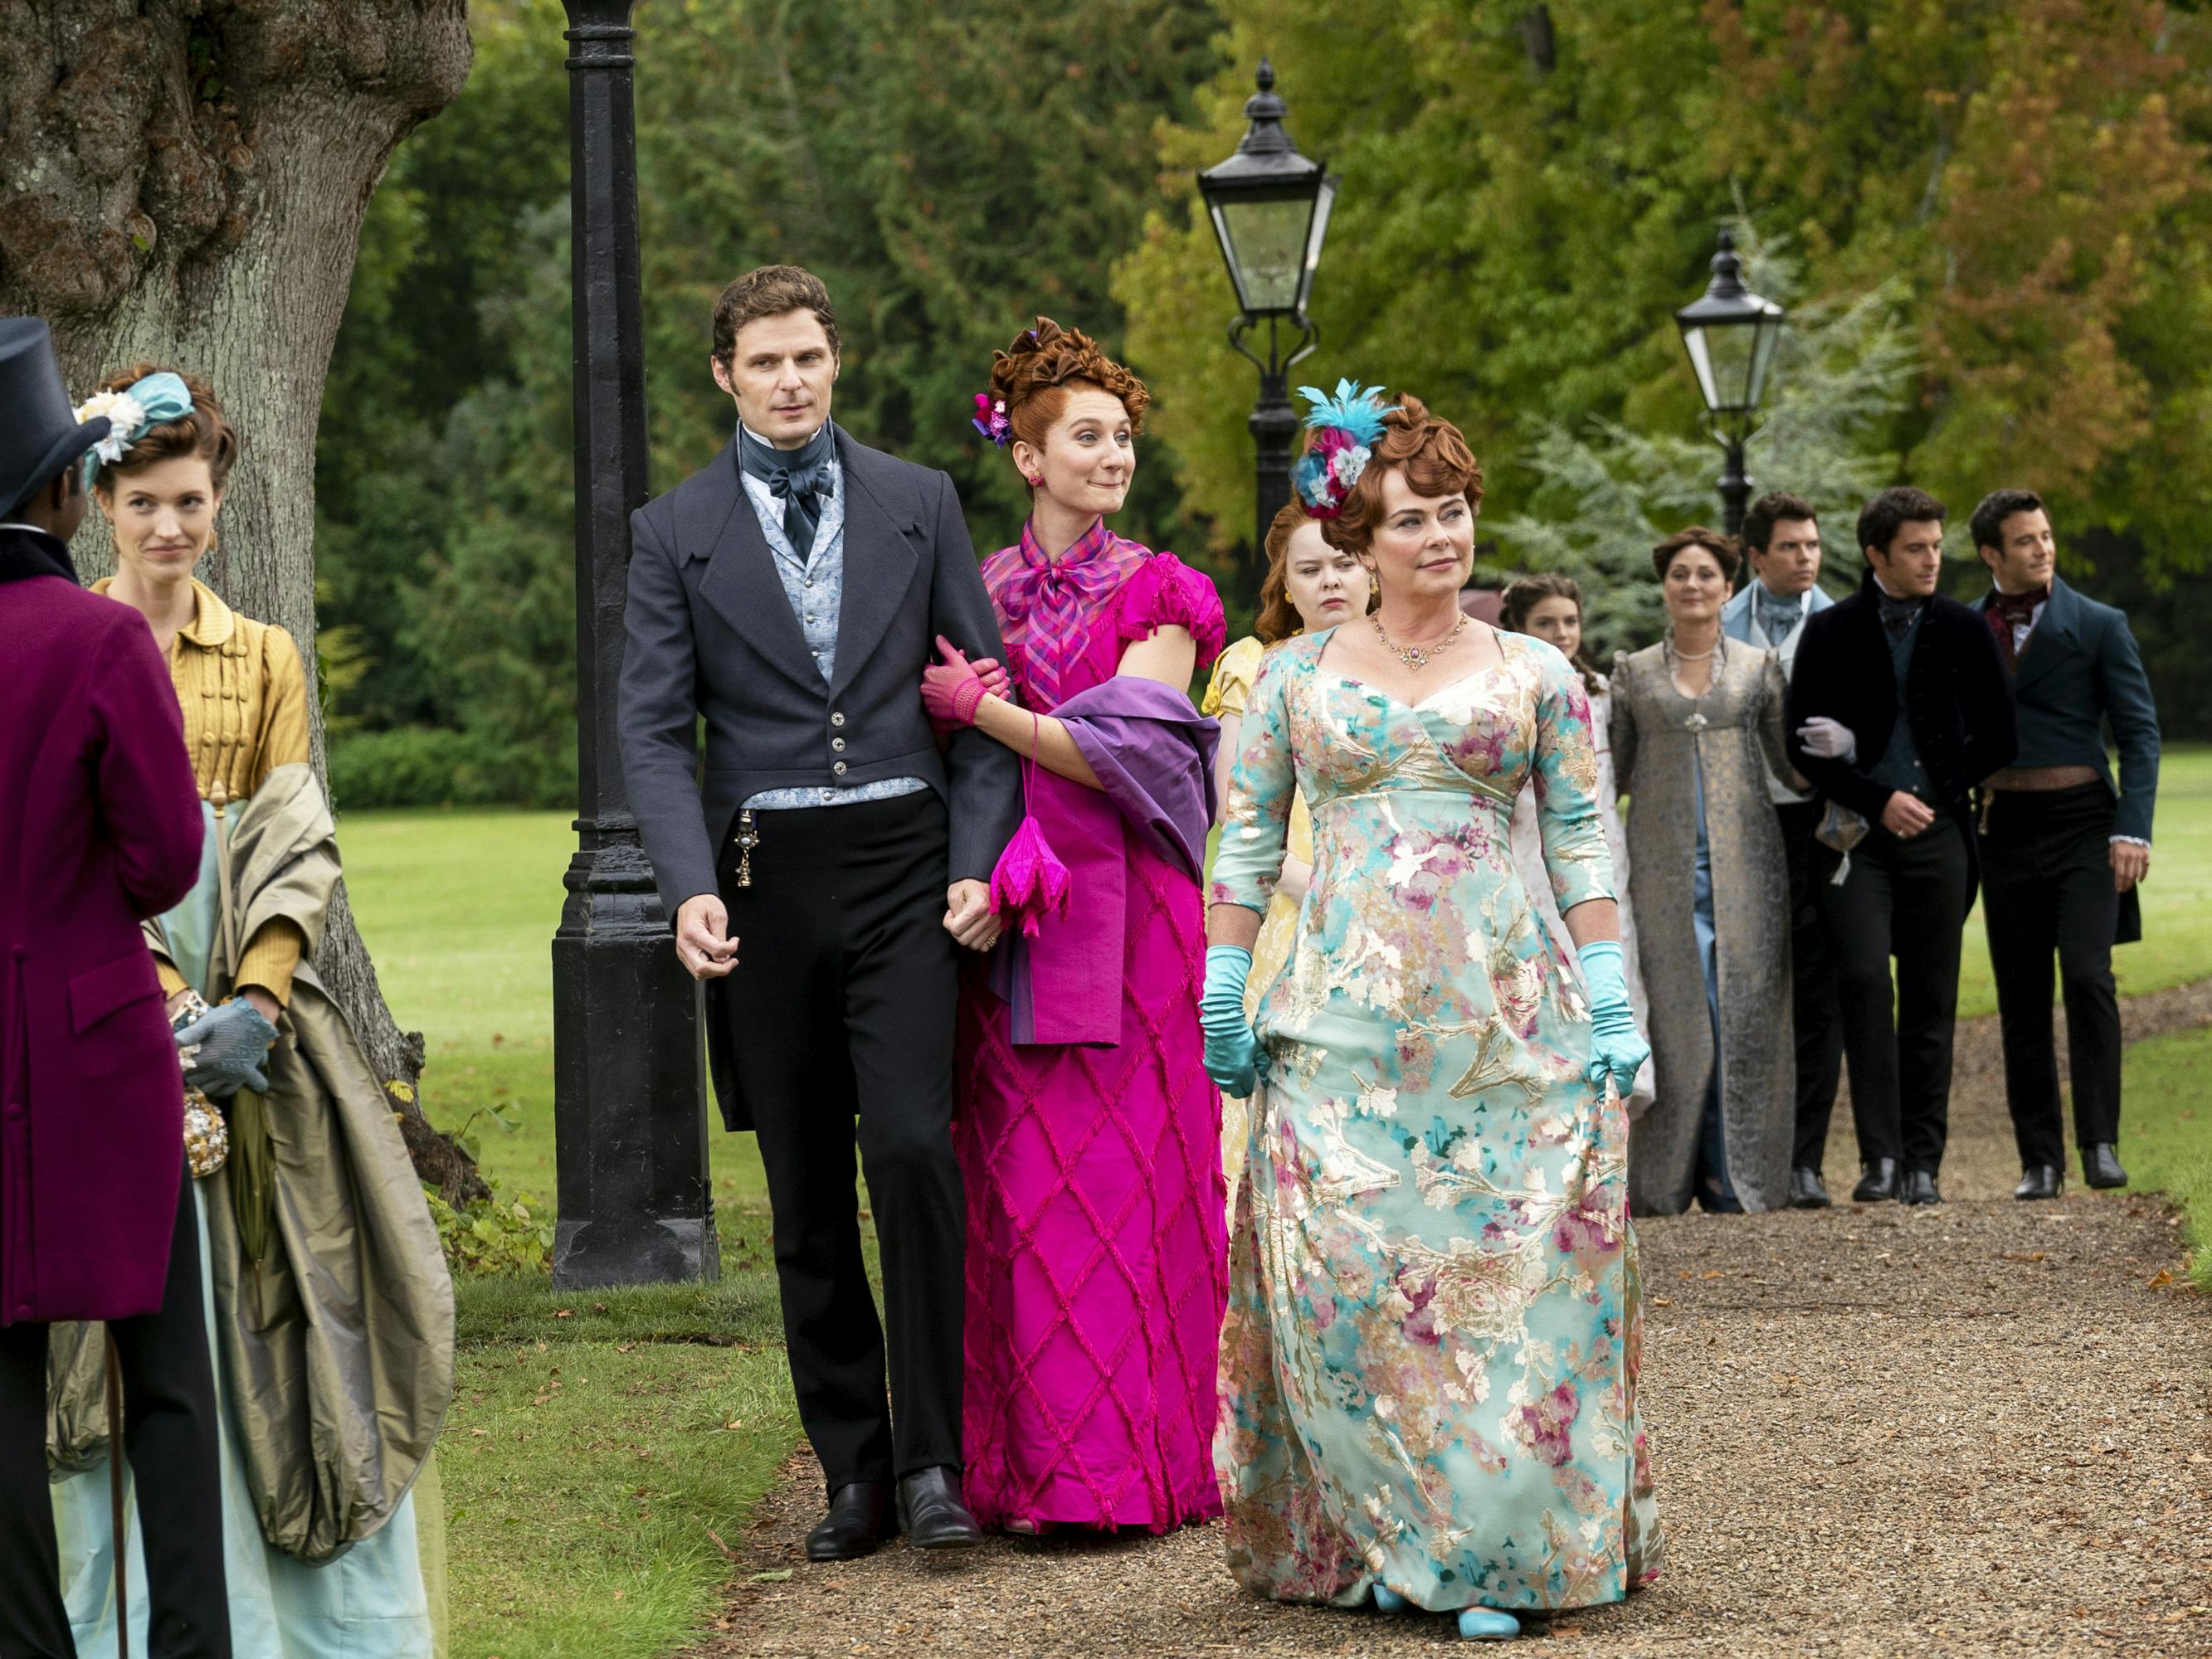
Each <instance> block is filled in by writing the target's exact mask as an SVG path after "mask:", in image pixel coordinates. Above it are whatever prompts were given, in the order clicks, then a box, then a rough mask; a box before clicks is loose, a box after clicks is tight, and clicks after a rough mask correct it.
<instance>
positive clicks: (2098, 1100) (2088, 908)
mask: <svg viewBox="0 0 2212 1659" xmlns="http://www.w3.org/2000/svg"><path fill="white" fill-rule="evenodd" d="M2112 819H2113V802H2112V793H2111V791H2109V790H2107V789H2106V787H2105V786H2104V785H2103V784H2101V783H2087V784H2083V785H2081V787H2079V788H2075V789H2054V790H2051V791H2049V792H2047V793H2045V792H2029V791H2017V790H2004V791H2000V792H1999V793H1997V794H1996V797H1995V799H1992V800H1991V801H1990V810H1989V817H1988V818H1987V819H1986V821H1985V822H1984V826H1983V829H1984V833H1983V836H1982V917H1983V921H1984V923H1985V924H1986V925H1987V926H1988V928H1989V935H1990V961H1991V963H1993V964H1994V965H1995V966H1996V981H1997V1018H1998V1021H1999V1023H2000V1024H2001V1025H2002V1029H2003V1032H2004V1063H2005V1098H2006V1100H2007V1101H2008V1103H2009V1104H2010V1105H2011V1107H2012V1126H2013V1133H2014V1136H2015V1139H2017V1140H2018V1141H2019V1143H2020V1161H2021V1165H2022V1167H2026V1166H2028V1165H2031V1164H2051V1165H2053V1166H2054V1167H2060V1168H2063V1166H2064V1164H2065V1162H2066V1121H2065V1117H2064V1115H2063V1113H2062V1111H2061V1109H2060V1108H2059V1103H2058V1052H2057V1041H2056V1039H2055V1037H2054V1036H2053V1034H2052V1030H2051V957H2052V955H2053V954H2054V953H2056V955H2057V958H2058V975H2059V983H2060V985H2061V987H2063V992H2064V995H2065V998H2066V1058H2067V1062H2068V1070H2069V1072H2070V1073H2071V1074H2072V1077H2073V1082H2074V1134H2075V1140H2076V1142H2077V1143H2078V1144H2080V1145H2081V1146H2094V1145H2096V1144H2097V1143H2098V1142H2099V1141H2112V1140H2117V1139H2119V1133H2120V1000H2119V994H2118V991H2117V990H2116V989H2115V988H2114V987H2113V984H2112V934H2113V933H2114V930H2115V929H2116V928H2117V927H2118V923H2119V914H2120V899H2119V895H2118V893H2117V892H2116V891H2114V890H2113V887H2112V853H2111V845H2112Z"/></svg>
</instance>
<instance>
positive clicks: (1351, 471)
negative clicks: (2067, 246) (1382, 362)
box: [1291, 380, 1398, 519]
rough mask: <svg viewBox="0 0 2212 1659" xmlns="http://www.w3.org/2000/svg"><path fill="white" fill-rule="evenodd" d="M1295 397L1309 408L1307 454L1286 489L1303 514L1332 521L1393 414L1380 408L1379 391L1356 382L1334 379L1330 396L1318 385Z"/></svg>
mask: <svg viewBox="0 0 2212 1659" xmlns="http://www.w3.org/2000/svg"><path fill="white" fill-rule="evenodd" d="M1298 395H1299V396H1300V397H1301V398H1305V399H1306V401H1307V402H1309V403H1310V404H1312V405H1313V412H1312V413H1311V414H1310V415H1308V416H1306V423H1305V424H1306V431H1307V432H1308V433H1309V434H1310V437H1309V438H1308V439H1307V441H1306V453H1304V454H1303V455H1301V456H1299V457H1298V461H1297V465H1296V466H1294V467H1292V468H1291V487H1292V488H1293V489H1296V490H1297V495H1298V501H1299V503H1300V505H1302V506H1303V507H1304V508H1305V510H1306V513H1307V515H1308V516H1309V517H1311V518H1316V519H1334V518H1336V517H1339V516H1340V514H1341V513H1343V512H1344V504H1345V502H1346V501H1347V500H1348V499H1349V498H1350V497H1351V495H1352V486H1353V485H1354V484H1356V483H1358V482H1359V478H1360V475H1361V474H1362V473H1364V472H1365V471H1367V463H1368V461H1369V460H1370V459H1371V458H1372V457H1373V455H1374V453H1375V443H1376V440H1377V439H1379V438H1380V437H1382V435H1383V416H1386V415H1392V414H1395V413H1396V412H1397V408H1398V406H1397V405H1396V404H1384V403H1383V388H1382V387H1380V386H1361V385H1360V384H1359V383H1358V381H1356V380H1339V381H1338V382H1337V383H1336V392H1335V395H1334V396H1333V397H1332V396H1330V395H1328V393H1326V392H1322V389H1321V388H1320V387H1319V386H1300V387H1299V388H1298Z"/></svg>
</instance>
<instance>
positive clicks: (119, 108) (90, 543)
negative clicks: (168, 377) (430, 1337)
mask: <svg viewBox="0 0 2212 1659" xmlns="http://www.w3.org/2000/svg"><path fill="white" fill-rule="evenodd" d="M469 61H470V46H469V34H468V25H467V18H466V6H465V3H464V0H345V3H343V4H337V3H325V0H0V312H14V313H33V314H36V315H39V316H43V317H45V318H46V319H47V320H48V321H49V322H50V323H51V324H52V325H53V330H54V337H55V342H56V344H57V346H58V349H59V351H60V354H61V358H62V365H63V368H64V373H65V374H67V375H68V377H69V381H70V386H71V387H72V389H73V390H75V391H76V392H78V393H79V394H80V395H82V394H83V393H85V392H89V391H90V390H91V389H92V387H93V385H94V381H95V380H97V379H98V378H99V377H100V375H102V374H106V373H108V372H110V371H112V370H113V369H116V368H125V367H128V366H130V365H131V364H132V363H134V362H139V361H142V360H145V361H151V362H157V363H161V364H165V365H175V366H178V367H181V368H191V369H193V370H195V371H197V372H198V373H200V374H204V375H205V376H206V377H207V378H208V380H210V382H212V384H213V385H214V386H215V388H216V392H218V394H219V395H220V396H221V397H222V400H223V404H224V408H225V410H227V412H228V415H229V416H230V418H231V420H232V422H233V423H234V425H235V427H236V428H237V429H238V432H239V435H240V441H241V445H242V447H243V455H242V459H241V461H240V466H239V468H238V470H237V471H236V472H234V474H233V475H232V477H231V481H230V487H229V492H228V495H226V496H225V498H224V501H223V508H222V523H221V533H220V536H219V538H218V544H217V547H216V550H215V552H214V553H213V554H211V555H210V557H209V559H208V560H207V562H206V563H205V564H204V566H203V568H202V570H201V572H200V574H201V575H202V576H203V577H204V579H205V580H207V581H208V583H209V584H210V586H213V587H215V588H216V590H217V591H218V592H221V593H222V595H223V597H224V598H225V599H227V600H228V601H229V602H230V603H231V604H232V605H235V606H236V607H238V608H239V609H240V611H245V612H246V614H247V615H249V616H253V617H260V618H263V619H264V620H267V621H270V622H275V623H282V624H283V626H284V627H285V628H286V629H289V631H290V633H291V635H292V637H293V638H294V639H295V640H296V641H298V642H299V646H300V650H301V654H302V656H303V657H305V659H307V662H309V663H310V664H312V663H313V661H314V660H315V658H314V646H315V583H314V526H315V507H314V479H315V427H316V422H317V421H318V419H319V416H320V413H321V409H322V398H323V381H324V379H325V375H326V374H328V372H329V368H330V361H331V346H332V344H333V343H334V342H335V341H336V339H337V329H338V319H339V318H340V316H341V314H342V313H343V311H344V309H345V302H346V294H347V290H348V289H349V287H350V286H351V283H352V280H353V265H354V257H355V253H356V250H357V246H358V244H359V240H360V235H361V224H362V215H363V213H364V212H365V211H366V210H367V208H368V198H369V195H370V192H371V191H374V189H375V188H376V185H377V182H378V180H379V179H381V178H382V177H383V174H384V168H385V164H386V161H389V160H390V158H391V155H392V150H393V149H394V148H395V147H396V146H397V145H398V143H399V141H400V140H401V139H402V138H404V137H405V136H406V135H407V134H408V133H409V132H410V131H413V130H414V129H415V128H416V126H417V125H420V124H421V123H422V121H424V120H426V119H428V118H429V117H430V116H432V115H435V114H436V113H437V112H439V111H440V110H441V109H443V108H444V107H445V106H447V104H449V103H451V102H452V101H453V98H454V97H455V96H456V95H457V94H459V91H460V89H461V87H462V84H463V82H465V80H466V79H467V76H468V70H469ZM80 551H81V553H82V556H83V561H84V562H85V563H86V564H87V565H88V567H89V568H90V569H91V570H92V571H93V572H94V574H97V573H98V572H99V571H100V570H102V569H104V568H107V567H108V565H109V563H110V562H111V558H112V555H111V553H110V550H109V548H108V545H107V544H106V537H105V532H104V530H103V529H101V528H100V520H99V519H98V516H97V515H96V514H95V515H94V527H93V528H92V529H89V530H88V532H87V533H86V535H85V537H84V538H83V541H82V544H81V546H80ZM313 748H314V763H315V767H316V769H317V771H318V772H321V771H322V770H323V767H324V750H323V722H322V713H321V710H320V708H315V710H314V711H313ZM315 966H316V968H317V969H318V970H319V972H320V973H321V975H323V977H324V979H325V981H326V982H327V983H328V984H329V985H330V987H331V993H332V994H333V995H335V996H336V997H337V999H338V1000H339V1002H340V1004H341V1005H342V1006H343V1007H344V1008H345V1010H346V1012H347V1013H348V1014H349V1016H350V1017H351V1018H352V1019H353V1022H354V1024H355V1027H356V1030H358V1031H359V1032H360V1034H361V1036H362V1040H363V1042H365V1043H366V1044H367V1046H368V1053H369V1058H370V1060H371V1061H372V1062H373V1063H374V1066H375V1067H376V1070H377V1073H378V1075H379V1076H380V1078H381V1079H383V1080H384V1081H385V1084H386V1089H387V1091H389V1093H390V1095H391V1097H392V1108H393V1109H394V1111H395V1112H397V1113H398V1115H399V1119H400V1123H401V1127H402V1128H403V1129H404V1131H405V1133H406V1135H407V1140H408V1145H409V1147H410V1150H411V1151H412V1152H413V1153H414V1156H415V1160H416V1167H417V1168H418V1169H419V1170H421V1171H422V1175H423V1177H424V1178H425V1179H426V1180H429V1181H433V1182H436V1183H437V1184H438V1185H439V1186H440V1187H441V1188H443V1189H444V1190H445V1191H446V1192H447V1194H448V1195H449V1196H452V1197H455V1198H460V1197H465V1196H467V1195H469V1194H472V1193H475V1192H481V1191H482V1190H483V1188H482V1184H481V1182H479V1181H478V1179H477V1174H476V1170H475V1168H474V1165H473V1164H471V1162H470V1160H469V1159H468V1158H466V1157H465V1156H464V1155H463V1154H462V1153H461V1152H459V1149H458V1148H456V1147H454V1146H453V1145H452V1144H451V1143H450V1142H448V1141H447V1139H445V1138H444V1137H443V1136H441V1135H439V1134H438V1133H435V1131H434V1130H432V1129H431V1127H429V1124H428V1120H427V1119H426V1118H425V1117H424V1115H423V1112H422V1102H421V1098H420V1094H419V1091H418V1088H417V1080H418V1078H419V1075H420V1073H421V1072H422V1038H421V1036H420V1035H419V1034H416V1033H414V1032H408V1031H402V1030H400V1029H399V1028H398V1024H396V1023H395V1022H394V1020H393V1019H392V1014H391V1011H390V1010H389V1009H388V1008H386V1006H385V1002H384V998H383V994H382V993H381V992H380V990H379V988H378V986H377V981H376V970H375V968H374V965H373V964H372V963H370V961H369V958H368V951H366V950H365V949H364V948H363V947H362V942H361V936H360V934H359V933H358V932H357V931H356V928H355V927H354V922H353V913H352V910H351V909H350V908H349V906H348V905H347V903H346V902H345V897H344V895H343V890H341V892H340V894H339V896H338V901H337V905H336V907H335V908H334V909H333V910H332V913H331V921H330V927H329V929H328V931H327V932H326V933H325V935H324V938H323V942H322V945H321V947H320V948H319V950H318V951H317V952H316V954H315Z"/></svg>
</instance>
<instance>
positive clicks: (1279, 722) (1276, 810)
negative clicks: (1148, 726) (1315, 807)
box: [1208, 651, 1300, 915]
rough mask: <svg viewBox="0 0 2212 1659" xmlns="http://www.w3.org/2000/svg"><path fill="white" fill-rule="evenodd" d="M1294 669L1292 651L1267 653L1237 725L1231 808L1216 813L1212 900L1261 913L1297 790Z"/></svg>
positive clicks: (1278, 868)
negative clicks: (1217, 831) (1292, 700)
mask: <svg viewBox="0 0 2212 1659" xmlns="http://www.w3.org/2000/svg"><path fill="white" fill-rule="evenodd" d="M1299 671H1300V665H1299V663H1298V661H1297V658H1296V656H1295V654H1294V653H1291V652H1289V651H1276V652H1271V653H1268V655H1267V659H1266V660H1265V661H1264V662H1263V663H1262V665H1261V669H1260V677H1259V679H1258V681H1257V682H1256V683H1255V684H1254V685H1253V687H1252V698H1251V702H1250V705H1249V707H1248V708H1246V709H1245V711H1244V718H1243V721H1242V723H1241V724H1240V725H1239V726H1238V727H1237V763H1236V765H1235V766H1234V767H1233V768H1231V771H1230V774H1229V810H1228V811H1227V812H1225V814H1224V815H1223V817H1222V820H1221V842H1220V846H1219V847H1218V849H1217V850H1216V851H1215V853H1214V855H1213V880H1212V887H1211V890H1210V891H1209V894H1208V896H1209V898H1210V899H1211V900H1212V902H1213V903H1215V904H1241V905H1243V907H1244V908H1246V909H1248V910H1257V911H1258V912H1259V913H1260V914H1261V915H1267V903H1268V901H1269V900H1270V899H1272V898H1273V896H1274V893H1275V883H1276V881H1277V880H1278V879H1279V878H1280V877H1281V875H1282V873H1283V845H1284V842H1285V837H1286V836H1288V835H1289V833H1290V822H1291V805H1292V804H1293V803H1295V802H1296V801H1297V798H1298V783H1297V766H1296V763H1295V762H1294V759H1293V757H1292V755H1291V723H1290V712H1289V702H1290V686H1291V680H1292V678H1293V676H1295V675H1296V674H1297V673H1298V672H1299Z"/></svg>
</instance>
